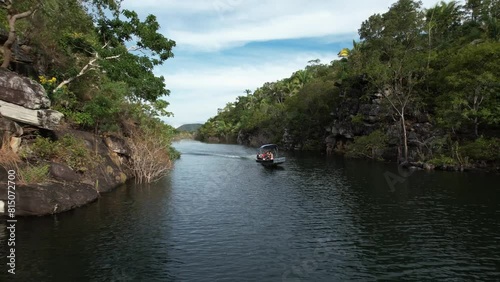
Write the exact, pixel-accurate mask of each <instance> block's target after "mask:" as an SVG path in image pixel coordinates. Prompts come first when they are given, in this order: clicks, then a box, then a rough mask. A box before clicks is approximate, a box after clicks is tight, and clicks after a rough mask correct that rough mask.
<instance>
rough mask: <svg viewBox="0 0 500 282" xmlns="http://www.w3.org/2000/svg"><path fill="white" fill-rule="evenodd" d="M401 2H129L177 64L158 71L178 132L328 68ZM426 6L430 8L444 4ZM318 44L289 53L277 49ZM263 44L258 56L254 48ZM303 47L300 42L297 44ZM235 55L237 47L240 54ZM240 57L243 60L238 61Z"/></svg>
mask: <svg viewBox="0 0 500 282" xmlns="http://www.w3.org/2000/svg"><path fill="white" fill-rule="evenodd" d="M396 1H397V0H350V1H340V0H337V1H334V0H328V1H325V0H273V1H260V0H182V1H181V0H140V1H139V0H125V1H124V2H123V3H122V7H123V8H126V9H132V10H135V11H136V12H137V13H138V14H139V15H140V16H141V17H143V16H146V15H147V14H154V15H156V16H157V19H158V21H159V23H160V25H161V27H162V32H163V33H164V34H165V36H167V37H168V38H171V39H173V40H175V41H176V42H177V47H176V48H175V49H174V53H175V54H176V57H175V58H173V59H172V60H169V61H168V62H166V64H165V65H164V66H162V67H161V68H158V69H156V72H157V73H158V74H162V75H164V76H165V78H166V84H167V88H169V89H170V90H171V95H170V96H169V97H167V100H168V101H169V102H170V106H169V110H170V111H172V112H174V114H175V117H173V118H167V122H169V123H170V124H172V125H174V126H180V125H182V124H184V123H191V122H204V121H206V120H207V119H208V118H209V117H211V116H214V115H215V114H216V113H217V108H221V107H224V105H225V104H226V103H228V102H233V101H234V100H235V98H236V97H237V96H239V95H243V91H244V90H245V89H251V90H255V89H256V88H257V87H259V86H261V85H262V84H263V83H264V82H267V81H276V80H278V79H281V78H284V77H288V76H290V74H291V73H292V72H293V71H296V70H298V69H301V68H303V67H304V66H305V65H306V63H307V61H308V60H310V59H316V58H320V59H321V60H322V62H323V63H328V62H330V61H331V60H333V59H335V58H336V53H337V52H338V51H339V50H327V51H325V50H326V48H333V47H332V45H331V44H332V42H335V43H339V44H334V45H335V46H342V47H348V46H349V44H350V43H351V42H352V40H353V39H357V29H359V27H360V26H361V23H362V22H363V21H364V20H366V19H368V18H369V16H371V15H373V14H375V13H385V12H387V11H388V8H389V7H390V6H391V5H392V4H393V3H395V2H396ZM437 3H438V1H437V0H424V1H423V7H431V6H434V5H435V4H437ZM305 38H309V39H311V38H314V42H316V43H317V46H315V45H314V44H309V45H307V44H306V45H305V46H291V47H294V48H286V47H285V46H280V45H279V44H274V45H273V44H272V43H270V42H272V41H274V42H276V41H275V40H283V39H285V40H294V39H295V40H296V39H303V40H304V41H305V42H309V43H311V42H312V41H307V40H305ZM255 42H260V45H259V47H262V46H263V45H266V44H267V45H266V46H265V47H263V48H255V46H256V45H255V44H249V43H255ZM294 43H297V41H294ZM252 46H253V47H252ZM234 47H238V48H237V49H235V48H234ZM235 52H236V54H235Z"/></svg>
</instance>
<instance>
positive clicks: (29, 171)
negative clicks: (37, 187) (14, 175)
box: [18, 163, 49, 184]
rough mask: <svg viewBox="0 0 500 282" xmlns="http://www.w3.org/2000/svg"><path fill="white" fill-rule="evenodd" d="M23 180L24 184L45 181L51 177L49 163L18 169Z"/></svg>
mask: <svg viewBox="0 0 500 282" xmlns="http://www.w3.org/2000/svg"><path fill="white" fill-rule="evenodd" d="M18 171H19V177H20V179H21V182H22V183H24V184H33V183H44V182H45V181H47V179H48V178H49V165H48V164H41V165H30V164H29V163H27V164H26V165H25V166H24V167H21V168H19V169H18Z"/></svg>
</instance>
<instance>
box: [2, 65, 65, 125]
mask: <svg viewBox="0 0 500 282" xmlns="http://www.w3.org/2000/svg"><path fill="white" fill-rule="evenodd" d="M0 115H1V116H3V117H6V118H9V119H11V120H14V121H17V122H20V123H24V124H29V125H33V126H36V127H40V128H45V129H54V128H56V127H57V125H58V124H59V122H60V120H61V119H62V117H63V114H62V113H60V112H58V111H54V110H51V109H50V100H49V98H48V97H47V94H46V93H45V89H44V88H43V87H42V85H40V84H39V83H37V82H35V81H33V80H31V79H29V78H27V77H23V76H20V75H18V74H16V73H14V72H10V71H8V70H4V69H0Z"/></svg>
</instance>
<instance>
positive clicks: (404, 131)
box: [400, 110, 408, 162]
mask: <svg viewBox="0 0 500 282" xmlns="http://www.w3.org/2000/svg"><path fill="white" fill-rule="evenodd" d="M400 117H401V126H402V128H403V146H404V157H405V162H408V137H407V136H406V124H405V115H404V110H402V111H401V115H400Z"/></svg>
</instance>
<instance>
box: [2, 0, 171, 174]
mask: <svg viewBox="0 0 500 282" xmlns="http://www.w3.org/2000/svg"><path fill="white" fill-rule="evenodd" d="M120 4H121V0H44V1H40V0H26V1H17V0H5V1H0V33H1V35H0V38H1V39H2V40H1V43H2V44H3V45H2V46H1V48H0V50H1V52H0V62H1V68H2V69H4V70H7V71H11V72H16V73H18V74H21V75H23V76H26V77H29V78H31V79H33V80H34V81H36V82H38V83H40V84H41V85H42V86H43V88H44V89H45V91H46V93H47V95H48V98H49V99H50V103H51V109H53V110H56V111H58V112H60V113H62V114H64V120H63V124H62V125H61V127H60V130H64V128H67V129H75V130H79V131H84V132H90V133H92V134H94V135H95V136H100V137H102V138H108V137H116V138H125V139H126V141H127V147H128V149H129V150H130V152H129V153H127V154H128V155H127V157H128V159H129V161H130V163H129V165H130V168H131V170H132V171H133V175H134V176H135V177H136V179H139V180H140V181H142V180H144V181H148V182H149V181H152V180H153V179H156V178H158V177H160V176H161V175H163V174H164V173H165V170H166V169H167V168H168V169H169V168H170V167H171V162H170V160H171V159H174V158H176V157H177V156H178V153H177V152H175V150H173V149H172V147H171V146H170V145H171V141H172V138H173V136H174V134H175V129H174V128H173V127H171V126H170V125H167V124H166V123H164V122H163V121H162V119H161V118H162V117H165V116H166V117H168V116H170V115H171V114H172V113H170V112H168V111H167V106H168V104H169V103H168V102H167V101H166V100H165V97H166V96H168V95H169V90H168V89H167V88H166V85H165V81H164V78H163V77H161V76H156V75H155V74H154V73H153V69H154V67H155V66H158V65H161V64H163V63H164V62H165V61H166V60H167V59H169V58H172V57H173V52H172V49H173V48H174V47H175V41H173V40H171V39H168V38H166V37H164V36H163V35H162V34H161V33H160V32H159V30H160V26H159V24H158V21H157V20H156V17H155V16H154V15H149V16H147V17H145V18H144V19H141V18H140V17H139V16H138V14H137V13H136V12H134V11H131V10H126V9H122V8H121V6H120ZM0 99H2V97H0ZM23 129H24V132H25V134H24V135H23V136H22V141H21V149H20V150H19V152H17V154H12V152H10V150H9V148H8V140H6V141H5V142H3V144H2V150H1V154H2V165H4V166H7V167H9V165H10V166H12V165H15V166H16V167H17V168H19V169H20V170H19V171H20V172H19V174H20V177H21V180H22V181H23V182H25V183H41V182H44V181H45V180H46V177H47V171H48V169H49V163H50V162H52V163H53V162H57V163H62V164H64V165H67V166H69V167H70V168H71V169H72V170H73V171H76V172H78V173H85V172H87V171H91V170H92V169H93V167H92V166H93V164H95V163H96V162H97V160H98V159H99V158H98V157H97V156H91V154H90V153H89V152H87V151H88V148H85V146H84V144H83V143H82V142H83V141H82V140H81V139H78V138H76V137H75V136H66V137H64V138H62V137H60V136H59V137H58V138H56V137H57V136H56V137H54V134H55V135H57V134H58V133H57V132H50V131H47V130H43V129H39V128H32V127H29V126H25V127H24V128H23ZM26 132H30V133H31V134H26ZM4 137H5V136H4ZM4 139H5V138H4ZM95 147H96V149H95V150H96V152H95V153H96V154H97V145H95ZM148 155H152V156H154V157H147V156H148ZM153 159H154V161H153ZM141 166H142V167H141ZM118 178H119V177H118Z"/></svg>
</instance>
